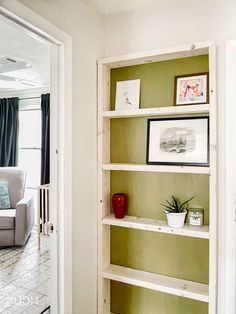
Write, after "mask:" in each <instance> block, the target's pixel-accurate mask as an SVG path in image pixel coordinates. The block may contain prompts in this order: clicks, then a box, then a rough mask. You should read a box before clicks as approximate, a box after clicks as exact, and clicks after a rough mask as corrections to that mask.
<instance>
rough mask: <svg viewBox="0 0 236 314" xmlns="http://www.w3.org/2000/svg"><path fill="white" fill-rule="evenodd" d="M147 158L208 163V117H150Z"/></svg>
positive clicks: (149, 161)
mask: <svg viewBox="0 0 236 314" xmlns="http://www.w3.org/2000/svg"><path fill="white" fill-rule="evenodd" d="M146 162H147V164H151V165H179V166H204V167H207V166H209V117H190V118H187V117H186V118H163V119H161V118H160V119H148V130H147V156H146Z"/></svg>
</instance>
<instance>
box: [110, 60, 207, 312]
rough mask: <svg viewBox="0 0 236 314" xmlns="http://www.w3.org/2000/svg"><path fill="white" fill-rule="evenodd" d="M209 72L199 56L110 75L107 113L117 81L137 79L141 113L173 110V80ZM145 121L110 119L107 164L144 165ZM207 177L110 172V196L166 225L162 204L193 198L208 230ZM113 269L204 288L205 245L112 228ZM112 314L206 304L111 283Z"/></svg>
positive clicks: (189, 308)
mask: <svg viewBox="0 0 236 314" xmlns="http://www.w3.org/2000/svg"><path fill="white" fill-rule="evenodd" d="M206 71H208V57H207V56H200V57H193V58H185V59H178V60H171V61H165V62H158V63H150V64H146V65H140V66H133V67H125V68H119V69H113V70H112V71H111V109H114V106H115V86H116V82H117V81H122V80H128V79H138V78H140V79H141V98H140V104H141V105H140V107H141V108H148V107H162V106H171V105H173V94H174V93H173V91H174V76H175V75H182V74H192V73H200V72H206ZM146 133H147V118H132V119H113V120H112V122H111V161H112V162H135V163H145V160H146ZM208 190H209V180H208V176H207V175H196V174H195V175H192V174H170V173H159V174H157V173H145V172H122V171H120V172H112V173H111V194H113V193H117V192H124V193H127V194H128V196H129V207H128V214H129V215H135V216H140V217H149V218H157V219H165V215H164V213H163V209H162V208H161V206H160V202H163V201H164V200H165V199H166V198H169V197H171V195H175V196H177V197H179V198H181V199H185V198H188V197H191V196H192V195H195V199H194V200H193V201H192V205H198V206H203V208H204V210H205V223H206V224H208V216H209V215H208V206H209V193H208ZM111 229H112V230H111V260H112V263H114V264H117V265H122V266H127V267H132V268H136V269H140V270H145V271H150V272H156V273H160V274H164V275H169V276H174V277H178V278H183V279H187V280H193V281H198V282H202V283H208V263H209V259H208V252H209V248H208V241H207V240H202V239H193V238H188V237H178V236H172V235H164V234H157V233H153V232H144V231H139V230H130V229H124V228H118V227H112V228H111ZM111 290H112V291H111V292H112V312H113V313H116V314H118V313H119V314H190V313H191V314H206V313H207V311H208V307H207V304H204V303H202V302H197V301H192V300H188V299H184V298H180V297H175V296H171V295H168V294H164V293H159V292H154V291H150V290H147V289H142V288H138V287H133V286H130V285H125V284H121V283H116V282H113V283H112V288H111Z"/></svg>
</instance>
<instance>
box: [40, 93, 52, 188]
mask: <svg viewBox="0 0 236 314" xmlns="http://www.w3.org/2000/svg"><path fill="white" fill-rule="evenodd" d="M41 110H42V155H41V184H47V183H50V94H43V95H41Z"/></svg>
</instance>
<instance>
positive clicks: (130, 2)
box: [84, 0, 173, 15]
mask: <svg viewBox="0 0 236 314" xmlns="http://www.w3.org/2000/svg"><path fill="white" fill-rule="evenodd" d="M162 1H163V0H162ZM164 1H166V0H164ZM172 1H173V0H172ZM84 2H86V3H87V4H88V3H89V4H90V5H92V6H93V7H94V8H96V10H97V11H99V12H100V13H102V14H106V15H109V14H114V13H119V12H125V11H133V10H134V9H141V8H145V7H149V6H153V5H156V4H157V3H158V2H160V0H159V1H158V0H84Z"/></svg>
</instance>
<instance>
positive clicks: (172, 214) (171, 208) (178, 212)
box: [161, 195, 194, 228]
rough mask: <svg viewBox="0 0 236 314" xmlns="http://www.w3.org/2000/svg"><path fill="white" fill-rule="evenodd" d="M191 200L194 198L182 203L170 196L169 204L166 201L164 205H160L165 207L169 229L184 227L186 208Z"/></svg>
mask: <svg viewBox="0 0 236 314" xmlns="http://www.w3.org/2000/svg"><path fill="white" fill-rule="evenodd" d="M193 198H194V196H193V197H191V198H189V199H187V200H186V201H184V202H181V201H180V200H177V199H176V197H174V196H173V195H172V200H171V201H170V202H169V201H168V200H166V204H161V205H162V206H164V207H165V213H166V217H167V221H168V225H169V226H170V227H173V228H181V227H183V226H184V222H185V217H186V214H187V206H188V203H189V202H190V201H191V200H192V199H193Z"/></svg>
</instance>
